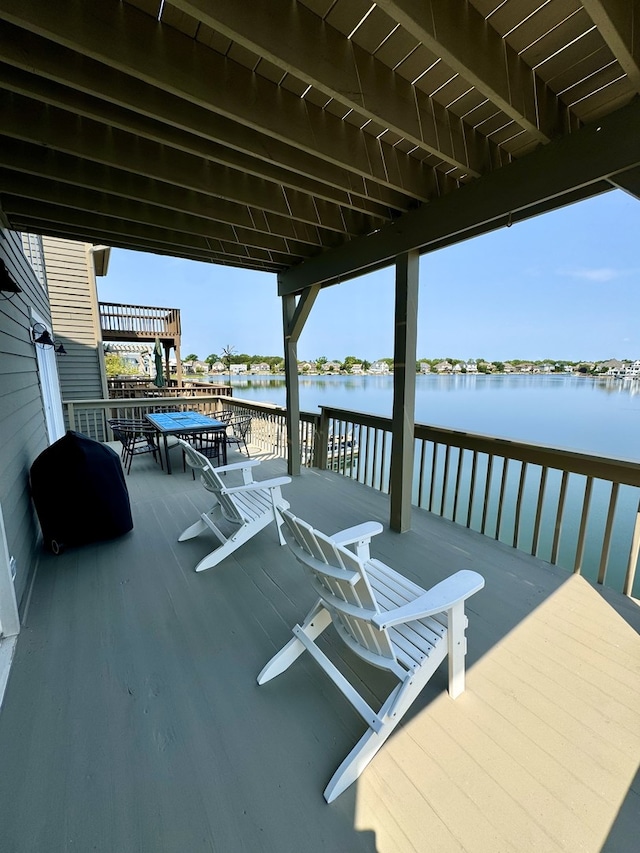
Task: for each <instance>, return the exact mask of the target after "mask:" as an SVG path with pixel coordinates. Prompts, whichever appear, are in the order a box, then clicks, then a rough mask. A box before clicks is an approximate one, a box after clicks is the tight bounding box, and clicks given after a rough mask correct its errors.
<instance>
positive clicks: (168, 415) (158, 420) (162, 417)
mask: <svg viewBox="0 0 640 853" xmlns="http://www.w3.org/2000/svg"><path fill="white" fill-rule="evenodd" d="M147 418H148V420H150V421H151V422H152V423H153V425H154V426H155V427H157V429H159V430H162V431H163V432H164V431H167V430H180V429H185V430H187V429H197V428H198V427H208V428H209V429H220V428H222V427H224V424H223V423H222V421H217V420H215V418H208V417H207V416H206V415H201V414H200V412H155V413H153V414H149V415H147Z"/></svg>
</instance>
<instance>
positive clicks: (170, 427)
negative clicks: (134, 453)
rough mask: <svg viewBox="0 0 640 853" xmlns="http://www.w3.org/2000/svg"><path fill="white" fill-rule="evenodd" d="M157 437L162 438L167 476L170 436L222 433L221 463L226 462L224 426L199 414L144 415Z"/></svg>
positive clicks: (165, 413) (169, 463) (220, 422)
mask: <svg viewBox="0 0 640 853" xmlns="http://www.w3.org/2000/svg"><path fill="white" fill-rule="evenodd" d="M145 418H146V419H147V420H148V421H149V423H150V424H151V425H152V427H153V428H154V429H155V431H156V433H157V434H158V436H162V439H163V443H164V457H165V459H166V461H167V474H170V473H171V459H170V458H169V447H168V444H167V438H168V437H169V436H170V435H176V436H187V435H201V434H203V433H211V432H220V433H222V434H223V435H222V442H221V445H222V463H223V465H225V464H226V462H227V445H226V441H225V440H224V433H225V432H226V424H224V423H223V422H222V421H218V420H216V419H215V418H209V417H207V416H206V415H202V414H200V412H190V411H189V412H153V413H151V414H148V415H145Z"/></svg>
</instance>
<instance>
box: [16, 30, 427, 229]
mask: <svg viewBox="0 0 640 853" xmlns="http://www.w3.org/2000/svg"><path fill="white" fill-rule="evenodd" d="M35 55H37V56H38V57H39V63H40V68H39V74H40V75H43V76H36V75H35V74H33V73H30V70H32V69H33V64H32V62H31V57H33V56H35ZM0 57H1V58H2V59H3V60H4V62H3V63H0V86H1V87H2V88H4V89H6V90H8V91H11V92H16V93H17V94H22V95H25V96H27V97H30V98H32V99H34V100H38V101H41V102H43V103H46V104H50V105H51V106H57V107H60V108H61V109H65V110H68V111H70V112H74V113H76V114H77V115H82V116H85V117H86V118H90V119H93V120H94V121H99V122H102V123H103V124H107V125H109V126H110V127H116V128H119V129H120V130H125V131H127V132H129V133H134V134H136V135H137V136H141V137H143V138H146V139H150V140H153V141H155V142H159V143H161V144H163V145H169V146H171V147H173V148H176V149H177V150H180V151H183V152H185V153H188V154H194V155H195V156H199V157H204V158H206V159H208V160H212V161H215V162H217V163H220V164H221V165H224V166H230V167H231V168H233V169H240V170H242V171H243V172H245V173H247V174H249V175H253V176H255V177H257V178H263V179H266V180H269V181H273V182H274V183H275V184H281V185H283V186H285V187H289V188H291V189H295V190H299V191H301V192H306V193H309V194H311V195H314V196H317V197H318V198H322V199H324V200H325V201H329V202H333V203H335V204H340V205H346V206H351V207H353V208H354V209H356V210H360V211H361V212H362V213H368V214H372V215H377V216H384V217H388V216H389V212H390V211H392V210H394V211H404V210H407V209H408V208H409V207H410V206H411V202H412V199H417V198H418V196H417V195H415V194H414V195H413V196H412V197H410V196H408V195H405V194H404V193H401V192H399V191H395V190H391V189H389V188H387V187H382V186H381V185H380V184H371V183H370V182H367V181H365V180H363V179H362V178H361V177H357V176H355V175H353V174H352V173H350V172H348V171H347V170H345V169H339V168H337V167H335V166H332V165H331V164H329V163H326V162H325V161H321V160H318V159H317V158H314V157H312V156H310V155H308V154H304V153H303V152H299V151H296V150H295V149H292V148H291V147H290V146H286V145H283V144H281V143H277V142H274V141H273V140H271V141H269V142H268V146H267V148H268V152H266V151H265V140H264V139H263V138H255V139H253V140H252V144H251V145H249V144H245V146H244V150H243V149H240V148H237V147H235V146H237V145H239V144H240V143H241V139H238V138H237V137H238V136H239V134H238V129H237V127H236V126H235V125H234V124H233V123H232V122H230V121H229V120H228V119H225V118H223V117H220V116H216V115H212V113H210V112H207V111H206V110H203V109H202V108H201V107H197V106H194V105H193V104H188V103H186V102H185V101H182V100H180V99H179V98H176V97H175V96H173V95H168V94H167V93H166V92H161V91H159V90H157V89H154V88H153V87H151V86H149V85H148V84H146V83H140V82H139V81H135V80H131V78H128V80H129V81H131V82H130V84H129V85H127V84H126V81H125V79H124V75H122V74H120V73H119V72H114V71H110V69H105V68H104V66H100V65H99V63H96V62H93V61H92V60H88V59H86V58H85V57H77V56H76V57H74V55H73V54H72V52H71V51H69V50H66V49H65V48H61V47H59V46H57V45H51V44H50V43H47V42H46V41H45V40H44V39H41V38H39V37H38V36H34V35H33V34H31V33H26V32H25V31H24V30H20V29H18V28H17V27H11V26H10V25H6V26H4V27H1V28H0ZM7 63H10V64H7ZM105 71H106V72H107V73H105ZM114 76H116V77H119V78H120V80H119V84H118V85H114V81H113V79H112V78H113V77H114ZM118 93H119V95H118ZM241 136H242V139H245V140H246V138H247V137H248V136H249V137H251V136H252V137H259V134H257V133H255V132H254V133H253V134H251V133H250V132H249V131H246V130H245V131H243V133H242V134H241ZM267 153H268V154H270V155H271V156H267ZM276 158H278V159H276ZM292 164H293V165H296V164H297V165H298V168H297V169H292V168H291V165H292ZM433 180H434V183H433V186H432V187H431V192H430V197H433V196H434V195H436V194H437V193H438V187H437V185H436V184H435V177H434V178H433ZM423 200H424V199H423Z"/></svg>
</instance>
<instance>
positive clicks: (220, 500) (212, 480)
mask: <svg viewBox="0 0 640 853" xmlns="http://www.w3.org/2000/svg"><path fill="white" fill-rule="evenodd" d="M178 443H179V444H180V445H181V447H182V449H183V450H184V454H185V459H186V461H187V464H188V465H190V466H191V467H192V468H193V469H195V470H197V471H199V472H200V481H201V483H202V485H203V486H204V487H205V489H207V490H208V491H209V492H211V493H212V494H213V496H214V497H215V503H214V505H213V506H212V507H211V509H210V510H208V511H207V512H203V513H202V514H201V515H200V518H199V519H198V521H196V522H195V524H192V525H191V526H190V527H187V529H186V530H185V531H183V532H182V533H181V534H180V536H179V537H178V542H184V541H185V540H186V539H193V538H194V536H199V535H200V534H201V533H204V532H205V531H206V530H211V531H212V532H213V533H215V535H216V536H217V537H218V539H219V540H220V542H221V544H220V545H219V546H218V547H217V548H215V550H213V551H211V553H210V554H207V556H206V557H203V558H202V560H200V562H199V563H198V565H197V566H196V572H202V571H204V570H205V569H211V568H213V566H217V565H218V563H219V562H220V561H221V560H224V558H225V557H228V556H229V554H231V553H233V551H235V550H236V548H239V547H240V546H241V545H243V544H244V543H245V542H247V541H248V540H249V539H251V537H252V536H255V535H256V533H259V532H260V531H261V530H262V529H263V527H266V526H267V525H268V524H271V522H272V521H275V523H276V529H277V531H278V538H279V540H280V544H281V545H284V544H285V539H284V536H283V535H282V530H281V529H280V528H281V527H282V516H281V514H280V513H281V511H282V510H285V509H288V507H289V504H288V502H287V501H286V500H285V499H284V498H283V497H282V492H281V487H282V486H285V485H287V483H290V482H291V477H277V478H275V479H271V480H261V481H260V480H258V481H254V479H253V468H255V466H256V465H259V464H260V460H259V459H247V460H245V461H243V462H237V463H234V464H231V465H223V466H220V467H219V468H214V467H213V465H212V464H211V462H210V461H209V459H207V457H206V456H203V454H202V453H199V452H198V451H197V450H195V449H194V448H193V447H192V446H191V445H190V444H188V443H187V442H186V441H183V440H182V439H178ZM229 471H240V472H241V473H242V479H243V485H241V486H227V485H226V484H225V482H224V480H223V479H222V477H220V474H222V473H227V472H229ZM222 519H226V520H227V521H229V522H231V524H234V525H237V527H236V529H235V531H234V532H233V533H232V535H231V536H229V537H226V536H225V535H224V533H223V532H222V531H221V530H220V528H219V527H218V524H219V523H220V521H222ZM216 522H217V523H216Z"/></svg>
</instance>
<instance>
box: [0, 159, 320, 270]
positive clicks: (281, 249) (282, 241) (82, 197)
mask: <svg viewBox="0 0 640 853" xmlns="http://www.w3.org/2000/svg"><path fill="white" fill-rule="evenodd" d="M0 187H2V193H3V197H4V196H5V195H10V196H13V197H14V198H18V197H20V196H22V197H23V198H26V199H31V200H33V201H42V202H45V203H47V204H51V205H56V206H57V207H58V208H70V209H72V210H75V211H78V212H84V213H95V212H96V211H97V210H100V212H101V213H102V214H103V215H105V216H110V217H113V218H117V219H120V220H122V221H127V222H136V223H139V224H144V223H148V222H149V221H150V220H151V219H152V220H153V222H154V223H155V224H156V225H157V226H158V227H160V228H165V229H167V230H173V231H180V232H183V233H185V234H191V235H193V236H199V237H206V238H209V239H212V240H221V241H223V242H229V243H231V242H237V243H239V244H241V245H244V246H247V247H248V248H249V249H261V250H262V249H267V250H269V251H273V252H278V254H280V255H285V254H288V255H290V256H291V257H292V258H293V257H298V258H303V257H305V256H309V254H313V252H314V246H313V244H310V243H305V242H303V241H301V240H296V239H294V238H292V237H284V236H279V235H276V234H269V233H267V232H265V231H258V230H252V229H250V228H242V227H239V226H234V225H229V224H227V223H221V222H215V221H212V220H211V219H206V218H204V217H201V216H196V215H193V214H189V213H184V212H182V213H178V212H176V211H175V210H171V209H169V208H166V207H160V206H159V205H158V204H157V203H156V204H154V210H153V211H151V210H150V209H149V205H148V204H147V203H145V202H142V201H134V200H132V199H128V198H122V197H119V196H115V195H108V194H106V193H101V192H96V191H95V190H90V189H86V188H84V187H77V186H73V187H70V186H69V185H65V184H60V183H59V182H58V181H56V180H50V179H48V178H41V177H38V176H36V175H26V174H24V172H13V171H11V170H9V169H7V168H4V167H0ZM8 209H9V210H12V211H15V210H16V208H15V206H14V207H8ZM320 250H321V247H320V246H316V247H315V251H317V252H319V251H320Z"/></svg>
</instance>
